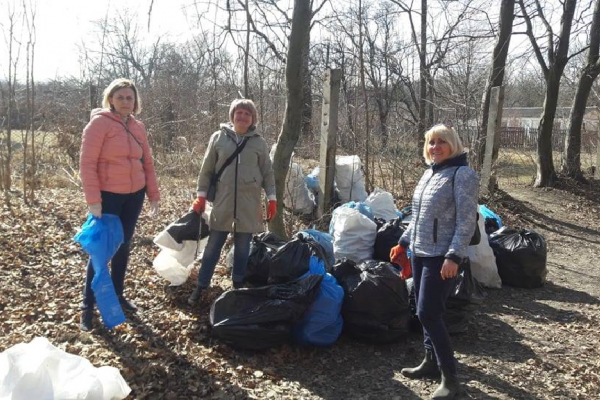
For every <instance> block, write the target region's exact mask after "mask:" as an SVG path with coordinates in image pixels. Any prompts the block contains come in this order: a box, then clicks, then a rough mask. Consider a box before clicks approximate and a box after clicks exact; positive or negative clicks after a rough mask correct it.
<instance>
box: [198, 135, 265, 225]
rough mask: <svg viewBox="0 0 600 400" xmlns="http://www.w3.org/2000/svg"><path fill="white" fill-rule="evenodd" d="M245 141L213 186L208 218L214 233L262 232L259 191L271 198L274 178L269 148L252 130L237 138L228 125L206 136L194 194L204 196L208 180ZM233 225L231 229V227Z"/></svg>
mask: <svg viewBox="0 0 600 400" xmlns="http://www.w3.org/2000/svg"><path fill="white" fill-rule="evenodd" d="M245 137H247V138H248V142H247V143H246V146H245V147H244V149H243V150H242V152H241V153H240V154H239V155H238V156H237V160H233V161H232V162H231V164H229V165H228V166H227V167H226V168H225V170H224V171H223V173H222V174H221V177H220V178H219V183H218V184H217V192H216V196H215V201H214V202H213V204H212V206H213V208H212V212H211V215H210V229H212V230H217V231H225V232H233V231H234V229H235V231H236V232H247V233H256V232H262V231H263V230H264V224H263V206H262V200H261V188H262V189H264V191H265V193H266V194H267V197H268V198H269V199H273V200H274V199H275V176H274V174H273V167H272V165H271V159H270V158H269V149H268V146H267V143H266V142H265V140H264V139H263V138H262V136H260V135H259V134H258V133H257V132H256V130H250V131H248V132H247V133H246V134H244V135H238V134H236V133H235V132H234V131H233V128H232V127H231V125H229V124H223V125H221V129H220V130H218V131H216V132H215V133H213V134H212V136H211V137H210V141H209V142H208V147H207V149H206V153H204V160H203V161H202V167H201V168H200V174H199V175H198V187H197V190H198V192H203V193H206V192H207V191H208V186H209V184H210V177H211V175H212V174H213V173H216V172H217V171H219V169H220V168H221V166H222V165H223V164H224V163H225V161H226V160H227V158H229V156H231V155H232V154H233V152H234V151H235V150H236V148H237V146H239V145H240V144H241V142H242V139H243V138H245ZM234 225H235V228H234Z"/></svg>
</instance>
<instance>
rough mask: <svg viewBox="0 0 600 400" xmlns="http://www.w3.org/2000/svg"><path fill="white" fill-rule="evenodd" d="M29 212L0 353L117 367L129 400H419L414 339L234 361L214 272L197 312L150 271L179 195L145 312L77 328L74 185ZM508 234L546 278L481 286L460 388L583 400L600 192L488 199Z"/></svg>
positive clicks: (20, 222) (13, 248)
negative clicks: (213, 312) (38, 348)
mask: <svg viewBox="0 0 600 400" xmlns="http://www.w3.org/2000/svg"><path fill="white" fill-rule="evenodd" d="M39 197H40V199H39V202H38V203H37V204H35V205H27V204H24V202H23V201H22V198H21V197H20V195H19V193H17V192H13V193H11V194H10V196H9V200H10V201H9V203H10V204H9V205H6V204H4V205H2V206H0V286H1V288H2V289H1V291H0V331H1V332H2V335H1V337H0V351H4V350H6V349H7V348H9V347H11V346H13V345H15V344H18V343H23V342H29V341H31V340H32V339H33V338H35V337H37V336H44V337H46V338H48V339H49V340H50V342H51V343H53V344H54V345H56V346H57V347H59V348H61V349H63V350H65V351H67V352H69V353H72V354H77V355H80V356H83V357H85V358H87V359H88V360H89V361H90V362H91V363H92V364H93V365H94V366H97V367H99V366H103V365H109V366H114V367H116V368H118V369H119V370H120V372H121V374H122V375H123V377H124V378H125V380H126V381H127V383H128V384H129V385H130V387H131V389H132V393H131V395H130V397H129V398H135V399H194V398H197V399H200V398H203V399H204V398H211V399H244V398H272V399H342V398H348V399H419V398H428V397H429V396H430V394H431V393H432V392H433V391H434V390H435V387H436V386H437V383H436V382H434V381H429V380H425V381H411V380H408V379H406V378H404V377H403V376H402V375H401V374H400V369H401V368H402V367H404V366H412V365H415V364H416V363H418V362H419V361H420V360H421V358H422V344H421V337H420V335H419V334H416V333H415V334H412V335H410V336H408V337H405V338H403V339H402V340H400V341H398V342H397V343H393V344H385V345H375V344H366V343H361V342H357V341H355V340H353V339H351V338H349V337H346V336H344V335H342V337H341V338H340V339H339V341H338V342H337V343H336V344H335V345H334V346H332V347H330V348H308V347H298V346H293V345H284V346H281V347H277V348H273V349H270V350H268V351H264V352H258V353H257V352H246V351H237V350H234V349H232V348H230V347H228V346H226V345H224V344H221V343H219V342H218V341H216V340H213V339H212V338H211V335H210V324H209V319H208V314H209V309H210V305H211V303H212V301H213V300H214V299H215V298H216V297H218V296H219V295H220V294H221V293H222V292H223V291H224V290H227V289H229V286H230V283H229V279H228V277H227V272H226V271H225V269H224V268H218V269H217V272H216V274H215V278H214V280H213V283H214V285H213V287H212V288H211V289H210V290H209V291H208V293H207V294H206V296H205V297H204V298H203V300H202V302H201V304H200V305H199V306H196V307H190V306H189V305H187V303H186V299H187V296H188V295H189V294H190V292H191V290H192V289H193V284H192V283H193V282H194V281H195V277H196V273H195V272H194V273H193V274H192V276H191V277H190V279H189V280H188V282H187V283H186V284H184V285H183V286H181V287H176V288H171V287H167V286H166V285H165V283H166V282H165V281H164V280H163V279H162V278H160V277H159V276H158V275H157V274H156V273H155V271H154V269H153V268H152V260H153V259H154V257H155V256H156V255H157V253H158V249H157V248H156V246H155V245H154V244H153V243H152V238H153V237H154V235H156V234H157V233H158V232H160V231H161V230H162V229H163V228H164V227H165V226H166V225H167V224H168V223H170V222H172V221H173V220H175V219H176V218H177V217H179V215H180V214H182V213H183V211H185V210H186V209H187V207H188V206H189V199H188V197H187V196H186V193H185V191H184V190H181V189H176V188H175V187H173V188H172V190H164V189H163V200H162V202H161V205H162V211H161V215H160V217H159V218H157V219H154V220H151V219H150V218H148V217H147V216H142V217H141V219H140V222H139V224H138V230H137V233H136V236H135V239H134V246H133V250H132V256H131V259H130V270H129V271H128V274H127V280H126V294H127V295H128V297H129V298H130V299H131V300H133V301H134V302H135V303H136V304H137V305H138V306H139V307H140V310H139V311H138V312H137V313H135V314H129V315H128V323H127V324H124V325H122V326H121V327H119V328H117V329H114V330H111V331H109V330H107V329H105V328H104V327H103V325H102V324H101V322H100V320H99V318H96V320H95V321H94V329H93V330H92V331H91V332H90V333H84V332H81V331H80V330H79V325H78V324H79V309H78V307H79V303H80V302H81V297H82V296H81V289H82V285H83V281H84V273H85V269H84V265H85V261H86V257H85V255H84V254H83V253H82V251H81V250H80V248H79V247H78V245H76V244H75V243H74V242H73V241H72V237H73V236H74V235H75V233H76V231H77V229H78V227H80V226H81V224H82V223H83V222H84V219H85V208H84V205H83V201H82V196H81V194H80V192H79V191H77V190H74V189H45V190H44V191H43V192H40V193H39ZM487 204H488V206H489V207H490V208H491V209H492V210H494V211H496V212H497V213H498V214H499V215H500V216H501V217H502V218H503V221H504V222H505V224H507V225H509V226H513V227H524V228H528V229H533V230H535V231H536V232H539V233H541V234H542V235H544V236H545V238H546V240H547V243H548V262H547V266H548V281H547V283H546V285H545V286H544V287H542V288H539V289H519V288H512V287H508V286H505V287H503V288H502V289H497V290H488V291H487V292H488V295H487V298H486V299H485V300H484V302H483V304H481V305H477V306H470V307H469V315H470V318H469V320H468V323H467V327H466V331H465V332H463V333H460V334H457V335H454V336H453V337H452V341H453V344H454V347H455V350H456V356H457V359H458V362H459V373H460V376H461V379H462V381H463V382H464V392H463V394H462V395H461V398H471V399H551V398H552V399H589V398H597V397H598V395H599V394H598V393H599V391H600V344H599V342H598V341H599V339H600V335H599V332H600V269H599V265H598V260H599V258H600V221H599V215H600V185H599V182H592V183H590V184H586V185H574V184H570V183H568V182H567V183H564V182H563V183H560V184H559V185H558V186H557V187H556V188H554V189H532V188H530V187H513V188H508V189H504V192H500V193H499V194H498V195H497V196H495V197H494V198H493V199H490V200H489V202H488V203H487Z"/></svg>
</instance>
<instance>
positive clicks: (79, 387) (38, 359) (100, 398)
mask: <svg viewBox="0 0 600 400" xmlns="http://www.w3.org/2000/svg"><path fill="white" fill-rule="evenodd" d="M130 392H131V389H130V388H129V386H128V385H127V383H126V382H125V380H124V379H123V377H122V376H121V373H120V372H119V370H118V369H116V368H114V367H107V366H105V367H100V368H96V367H94V366H93V365H92V364H91V363H90V362H89V361H88V360H86V359H85V358H83V357H80V356H76V355H73V354H69V353H66V352H64V351H62V350H60V349H58V348H56V347H54V346H53V345H52V344H51V343H50V342H49V341H48V339H46V338H44V337H37V338H35V339H33V340H32V341H31V342H30V343H20V344H17V345H15V346H13V347H11V348H9V349H7V350H6V351H4V352H2V353H0V399H3V400H4V399H12V400H31V399H78V400H111V399H124V398H125V397H127V395H129V393H130Z"/></svg>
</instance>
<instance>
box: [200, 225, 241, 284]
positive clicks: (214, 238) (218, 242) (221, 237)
mask: <svg viewBox="0 0 600 400" xmlns="http://www.w3.org/2000/svg"><path fill="white" fill-rule="evenodd" d="M227 235H229V232H225V231H214V230H211V231H210V234H209V236H208V243H207V244H206V248H205V249H204V253H203V254H202V265H201V266H200V271H199V272H198V287H201V288H203V289H206V288H207V287H209V286H210V281H211V279H212V276H213V274H214V272H215V267H216V266H217V262H219V257H220V255H221V250H222V249H223V245H224V244H225V241H226V240H227ZM251 241H252V234H251V233H245V232H235V233H234V234H233V246H234V250H233V271H232V272H231V280H232V281H233V282H235V283H242V282H243V280H244V277H245V276H246V267H247V266H248V258H249V256H250V242H251Z"/></svg>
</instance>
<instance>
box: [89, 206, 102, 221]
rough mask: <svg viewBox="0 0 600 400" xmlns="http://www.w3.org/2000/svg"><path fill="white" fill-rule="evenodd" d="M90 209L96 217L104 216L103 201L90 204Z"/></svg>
mask: <svg viewBox="0 0 600 400" xmlns="http://www.w3.org/2000/svg"><path fill="white" fill-rule="evenodd" d="M88 211H89V212H90V214H92V215H93V216H94V217H97V218H102V203H94V204H88Z"/></svg>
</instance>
